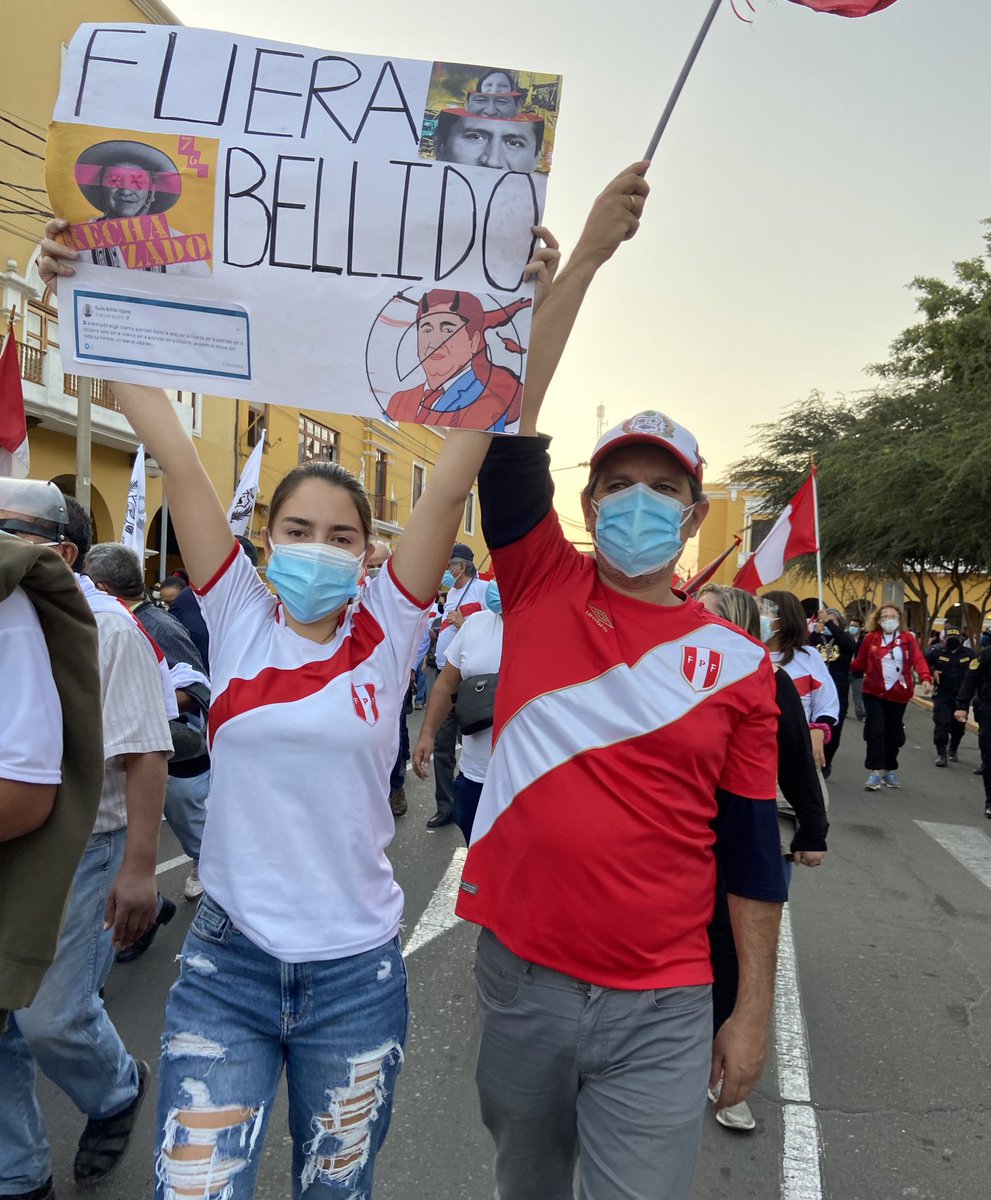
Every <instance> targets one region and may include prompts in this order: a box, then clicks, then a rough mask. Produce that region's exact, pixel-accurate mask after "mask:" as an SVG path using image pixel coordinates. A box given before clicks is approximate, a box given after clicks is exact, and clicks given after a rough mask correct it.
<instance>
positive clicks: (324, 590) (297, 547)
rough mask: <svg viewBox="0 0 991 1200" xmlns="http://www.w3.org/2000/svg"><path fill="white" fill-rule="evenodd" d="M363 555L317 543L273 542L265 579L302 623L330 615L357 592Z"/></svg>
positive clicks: (307, 623)
mask: <svg viewBox="0 0 991 1200" xmlns="http://www.w3.org/2000/svg"><path fill="white" fill-rule="evenodd" d="M361 569H362V558H361V556H360V555H355V554H352V553H351V552H350V551H349V550H342V549H341V548H340V547H338V546H326V545H323V544H322V543H318V542H289V543H285V542H279V543H276V544H273V546H272V555H271V557H270V558H269V560H268V568H267V570H266V572H265V575H266V578H267V579H268V580H269V582H270V583H271V584H272V585H273V586H274V587H275V590H276V591H277V592H278V593H279V599H280V600H281V601H282V603H283V604H284V605H285V606H286V608H287V610H288V611H289V612H290V613H291V614H292V616H294V617H295V618H296V620H297V621H299V622H301V623H302V624H303V625H309V624H311V623H312V622H313V621H319V620H320V619H321V618H322V617H326V616H329V615H330V613H332V612H335V611H336V610H337V609H339V608H341V607H342V606H343V605H345V604H347V602H348V601H349V600H351V599H352V598H353V597H354V596H356V595H357V594H358V578H359V576H360V575H361Z"/></svg>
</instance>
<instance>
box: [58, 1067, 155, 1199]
mask: <svg viewBox="0 0 991 1200" xmlns="http://www.w3.org/2000/svg"><path fill="white" fill-rule="evenodd" d="M150 1073H151V1072H150V1068H149V1066H148V1064H147V1063H146V1062H139V1063H138V1094H137V1095H136V1096H135V1097H134V1099H133V1100H132V1101H131V1103H130V1104H129V1105H128V1106H127V1108H125V1109H123V1110H122V1111H121V1112H119V1113H115V1114H114V1115H113V1116H112V1117H102V1118H95V1117H91V1118H90V1119H89V1120H88V1121H87V1122H86V1128H85V1129H84V1130H83V1135H82V1137H81V1138H80V1139H79V1149H78V1150H77V1151H76V1159H75V1162H74V1163H73V1164H72V1174H73V1178H74V1179H75V1181H76V1184H77V1186H78V1187H82V1188H88V1187H97V1186H99V1184H101V1183H102V1182H103V1181H104V1179H106V1177H107V1176H108V1175H109V1174H110V1172H111V1171H112V1170H113V1169H114V1168H115V1167H116V1166H117V1164H118V1163H119V1162H120V1160H121V1159H122V1158H123V1157H124V1152H125V1151H126V1150H127V1145H128V1142H130V1140H131V1131H132V1130H133V1129H134V1122H135V1120H136V1119H137V1116H138V1111H139V1109H140V1108H141V1104H142V1101H143V1100H144V1098H145V1094H146V1093H147V1091H148V1076H149V1075H150Z"/></svg>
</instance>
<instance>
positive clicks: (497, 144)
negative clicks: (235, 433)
mask: <svg viewBox="0 0 991 1200" xmlns="http://www.w3.org/2000/svg"><path fill="white" fill-rule="evenodd" d="M559 99H560V78H559V77H558V76H555V75H544V74H539V73H537V72H533V71H521V70H508V69H502V68H492V67H486V66H481V65H477V64H464V63H429V62H418V61H413V60H409V59H397V58H384V57H383V58H377V57H372V56H369V55H354V54H342V53H330V52H327V51H323V50H317V49H311V48H308V47H303V46H289V45H283V44H280V43H275V42H269V41H263V40H259V39H257V38H252V37H248V36H242V35H238V34H224V33H217V32H214V31H210V30H202V29H186V28H170V27H167V26H158V25H128V24H120V25H117V24H114V23H112V22H107V23H104V24H91V25H84V26H82V27H81V28H80V29H79V30H78V32H77V33H76V35H75V37H73V39H72V42H71V43H70V45H69V48H68V50H67V53H66V56H65V61H64V65H63V72H62V85H61V89H60V92H59V97H58V102H57V104H56V108H55V119H54V123H53V124H52V126H51V128H50V131H49V148H48V155H47V157H48V170H47V179H48V191H49V196H50V197H51V201H52V204H53V206H54V208H55V211H56V212H57V213H58V214H59V215H60V216H63V217H65V218H66V219H67V220H68V221H69V222H70V224H71V228H70V230H69V233H68V234H67V240H69V241H70V242H71V244H73V245H74V246H75V247H76V248H77V249H79V250H80V257H79V260H78V263H77V270H76V275H75V277H74V279H73V280H72V282H71V285H67V281H63V283H62V288H61V290H60V309H61V312H62V314H63V322H64V324H65V326H66V328H65V332H64V334H63V358H64V359H65V361H66V369H67V370H70V371H77V372H79V373H81V374H84V375H85V374H90V375H97V376H103V377H106V378H109V379H120V380H125V381H131V382H136V383H157V384H160V385H161V386H163V387H171V388H179V389H184V390H198V391H205V392H211V393H217V394H220V395H227V396H237V397H240V398H241V399H246V400H258V401H263V402H275V403H291V404H293V405H297V406H299V407H304V408H312V409H323V410H327V411H332V412H351V413H360V414H364V415H368V416H383V415H387V416H389V417H390V418H392V419H394V420H400V421H417V422H420V423H424V424H431V425H447V426H460V427H465V428H478V429H492V430H495V431H507V432H512V431H514V429H515V426H516V424H517V422H518V419H519V411H520V404H521V399H522V385H523V380H524V378H525V362H526V351H527V346H528V344H529V336H530V316H531V313H530V307H531V303H532V285H530V284H525V283H524V282H523V268H524V266H525V264H526V262H527V260H528V259H529V257H530V255H531V253H532V250H533V246H534V239H533V235H532V227H533V225H535V224H537V223H539V222H540V220H541V217H542V213H543V208H544V199H545V193H546V186H547V174H548V171H549V169H550V165H551V158H552V151H553V142H554V132H555V129H556V123H557V114H558V107H559Z"/></svg>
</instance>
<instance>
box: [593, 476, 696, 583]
mask: <svg viewBox="0 0 991 1200" xmlns="http://www.w3.org/2000/svg"><path fill="white" fill-rule="evenodd" d="M694 507H695V505H694V504H691V505H687V506H686V505H684V504H682V502H681V501H680V500H676V499H675V498H674V497H673V496H665V495H662V494H661V493H660V492H655V491H654V489H653V488H651V487H648V486H647V484H645V483H635V484H633V486H632V487H628V488H623V490H622V491H621V492H611V493H610V494H609V495H607V496H603V497H602V499H601V500H593V501H592V508H593V509H594V511H595V514H596V521H595V545H596V548H597V549H598V551H599V553H600V554H601V555H602V557H603V558H604V559H605V560H606V562H607V563H609V565H610V566H611V567H615V568H616V570H617V571H621V572H622V573H623V574H624V575H625V576H626V577H627V578H628V579H637V578H639V577H640V576H642V575H654V574H656V573H657V572H658V571H663V570H664V568H665V567H668V566H670V565H671V564H672V563H673V562H674V561H675V559H676V558H677V557H678V555H679V554H680V553H681V550H682V547H683V545H684V542H685V539H684V538H683V536H682V532H681V530H682V526H683V525H684V523H685V520H686V519H687V517H688V515H689V513H690V512H691V511H692V509H693V508H694Z"/></svg>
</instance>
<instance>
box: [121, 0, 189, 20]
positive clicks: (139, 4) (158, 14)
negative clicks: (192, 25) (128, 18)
mask: <svg viewBox="0 0 991 1200" xmlns="http://www.w3.org/2000/svg"><path fill="white" fill-rule="evenodd" d="M131 3H132V4H133V5H134V7H135V8H137V9H140V10H141V12H143V13H144V15H145V16H146V17H147V18H148V20H149V21H151V22H153V23H154V24H155V25H181V24H182V21H180V20H179V18H178V17H177V16H176V15H175V13H174V12H173V11H172V9H171V8H169V6H168V5H167V4H162V2H161V0H131Z"/></svg>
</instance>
